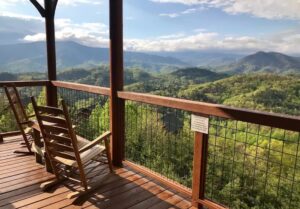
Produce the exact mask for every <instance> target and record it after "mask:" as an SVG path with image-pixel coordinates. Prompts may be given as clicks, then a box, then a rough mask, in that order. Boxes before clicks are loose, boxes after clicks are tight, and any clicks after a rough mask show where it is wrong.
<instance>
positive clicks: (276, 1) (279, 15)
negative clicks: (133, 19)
mask: <svg viewBox="0 0 300 209" xmlns="http://www.w3.org/2000/svg"><path fill="white" fill-rule="evenodd" d="M151 1H153V2H157V3H177V4H184V5H188V6H193V5H194V6H195V5H202V6H204V7H206V8H210V7H215V8H221V9H222V10H223V11H224V12H227V13H229V14H242V13H245V14H250V15H253V16H256V17H261V18H266V19H300V12H299V11H300V1H299V0H264V1H262V0H151Z"/></svg>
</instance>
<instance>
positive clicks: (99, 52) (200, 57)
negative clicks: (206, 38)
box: [0, 42, 300, 74]
mask: <svg viewBox="0 0 300 209" xmlns="http://www.w3.org/2000/svg"><path fill="white" fill-rule="evenodd" d="M45 46H46V45H45V43H44V42H34V43H18V44H10V45H1V47H0V72H11V73H20V72H45V71H46V47H45ZM56 54H57V68H58V71H63V70H66V69H72V68H85V69H89V68H93V67H95V66H99V65H107V64H108V63H109V49H107V48H96V47H88V46H84V45H80V44H78V43H75V42H57V47H56ZM124 62H125V67H126V68H132V67H133V68H134V67H135V68H140V69H143V70H146V71H149V72H172V71H176V70H178V69H181V68H188V67H193V66H198V67H201V68H205V69H209V70H212V71H215V72H222V73H227V74H241V73H252V72H263V73H266V72H267V73H282V74H288V73H300V58H298V57H292V56H288V55H285V54H281V53H277V52H257V53H255V54H251V55H248V56H243V55H238V54H231V53H213V52H196V51H194V52H192V51H188V52H159V53H141V52H131V51H125V53H124Z"/></svg>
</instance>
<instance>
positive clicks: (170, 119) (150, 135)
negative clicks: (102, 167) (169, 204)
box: [125, 101, 194, 187]
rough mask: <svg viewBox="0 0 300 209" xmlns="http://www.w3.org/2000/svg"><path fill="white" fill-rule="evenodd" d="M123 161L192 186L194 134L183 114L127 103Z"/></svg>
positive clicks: (186, 117)
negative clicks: (124, 157) (124, 159)
mask: <svg viewBox="0 0 300 209" xmlns="http://www.w3.org/2000/svg"><path fill="white" fill-rule="evenodd" d="M125 111H126V120H125V124H126V127H125V132H126V149H125V150H126V151H125V152H126V153H125V155H126V159H127V160H129V161H132V162H134V163H136V164H139V165H142V166H144V167H146V168H148V169H150V170H152V171H155V172H157V173H159V174H161V175H163V176H165V177H167V178H169V179H171V180H174V181H176V182H178V183H180V184H182V185H184V186H187V187H191V183H192V163H193V145H194V141H193V138H194V134H193V133H192V132H191V131H190V114H188V113H187V112H185V111H181V110H175V109H171V108H164V107H161V106H155V105H147V104H144V103H139V102H131V101H126V107H125Z"/></svg>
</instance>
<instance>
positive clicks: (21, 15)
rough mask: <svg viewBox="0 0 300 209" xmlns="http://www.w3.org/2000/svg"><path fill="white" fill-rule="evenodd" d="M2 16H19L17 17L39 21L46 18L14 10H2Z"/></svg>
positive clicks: (0, 14)
mask: <svg viewBox="0 0 300 209" xmlns="http://www.w3.org/2000/svg"><path fill="white" fill-rule="evenodd" d="M0 16H1V17H10V18H17V19H22V20H39V21H44V18H42V17H35V16H31V15H23V14H18V13H13V12H7V11H3V12H0Z"/></svg>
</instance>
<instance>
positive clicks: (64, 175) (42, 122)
mask: <svg viewBox="0 0 300 209" xmlns="http://www.w3.org/2000/svg"><path fill="white" fill-rule="evenodd" d="M31 100H32V104H33V109H34V111H35V114H36V117H37V120H38V123H39V126H40V129H41V133H42V136H43V138H44V143H45V149H46V153H47V156H48V157H49V160H50V163H51V166H52V169H53V172H54V174H55V176H56V180H54V181H50V182H45V183H43V184H42V185H41V188H42V189H43V190H44V191H45V190H47V189H49V188H51V187H53V186H55V185H57V184H59V183H61V182H62V181H64V180H67V179H68V180H71V181H76V182H79V183H81V186H82V187H83V188H84V190H83V191H79V192H78V191H77V192H74V193H71V194H69V195H68V196H67V197H68V198H73V197H75V196H81V195H82V194H86V193H88V192H90V191H91V190H94V189H96V188H95V187H97V185H91V186H90V185H88V183H89V178H88V176H87V175H88V174H90V171H89V172H87V171H86V170H87V169H88V168H89V167H91V165H92V164H93V163H95V162H97V163H101V164H103V163H105V164H108V168H109V169H110V172H113V167H112V163H111V156H110V148H109V137H110V135H111V133H110V132H109V131H108V132H105V133H104V134H102V135H101V136H99V137H98V138H96V139H95V140H93V141H88V140H86V139H84V138H82V137H80V136H77V135H76V134H75V131H74V128H73V126H72V124H71V120H70V117H69V113H68V109H67V106H66V104H65V102H64V101H62V102H61V103H62V109H59V108H55V107H48V106H38V105H37V103H36V101H35V99H34V98H33V97H32V98H31ZM48 124H50V125H48ZM101 143H104V145H102V144H101ZM77 172H78V177H79V179H76V173H77Z"/></svg>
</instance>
